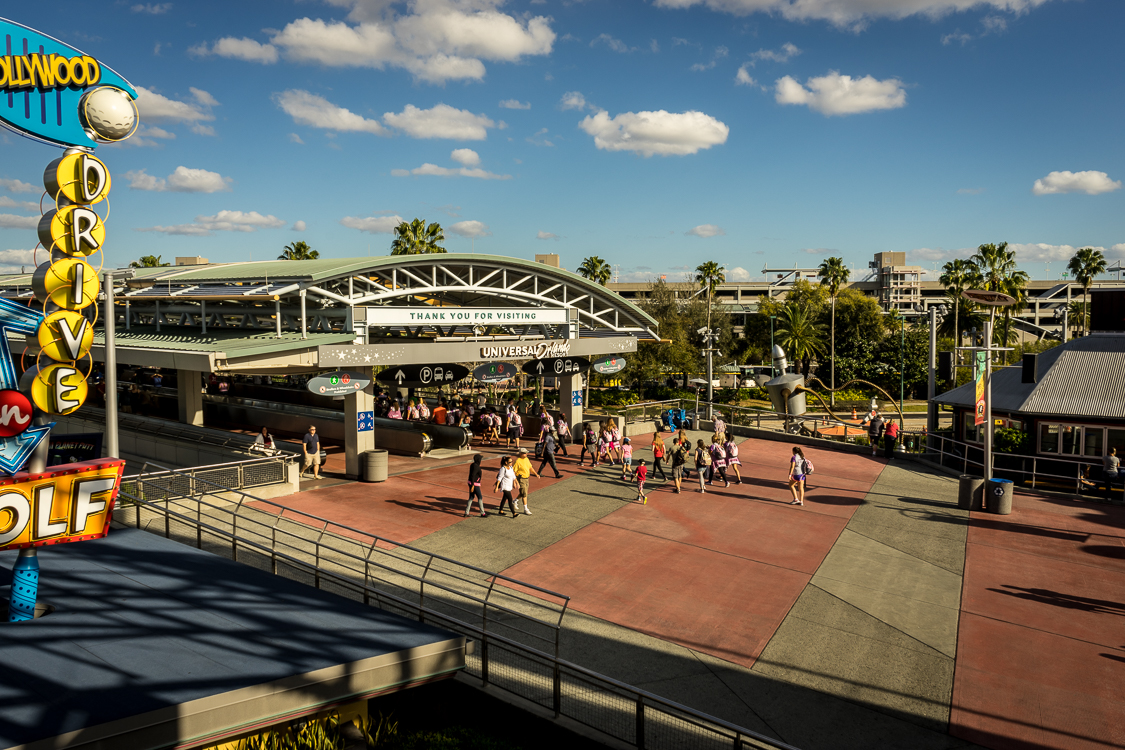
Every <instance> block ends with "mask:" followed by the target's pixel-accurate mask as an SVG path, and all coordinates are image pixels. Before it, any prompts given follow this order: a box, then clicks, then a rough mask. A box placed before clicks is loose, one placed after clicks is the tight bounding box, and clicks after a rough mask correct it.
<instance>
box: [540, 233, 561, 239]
mask: <svg viewBox="0 0 1125 750" xmlns="http://www.w3.org/2000/svg"><path fill="white" fill-rule="evenodd" d="M558 238H559V236H558V235H557V234H555V233H554V232H542V231H541V232H538V233H536V235H535V239H537V240H557V239H558Z"/></svg>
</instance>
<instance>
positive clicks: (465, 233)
mask: <svg viewBox="0 0 1125 750" xmlns="http://www.w3.org/2000/svg"><path fill="white" fill-rule="evenodd" d="M449 231H450V232H453V233H454V234H457V235H460V236H462V237H489V236H491V235H492V232H491V231H490V230H489V228H488V225H487V224H484V223H482V222H479V221H459V222H457V223H456V224H453V225H451V226H450V227H449Z"/></svg>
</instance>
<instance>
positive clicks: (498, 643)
mask: <svg viewBox="0 0 1125 750" xmlns="http://www.w3.org/2000/svg"><path fill="white" fill-rule="evenodd" d="M122 494H126V495H127V496H128V494H127V493H122ZM129 497H130V499H131V500H132V501H133V502H134V505H135V508H136V516H137V518H136V523H137V526H138V528H139V527H140V525H141V507H142V506H144V507H147V508H149V509H150V510H151V511H153V512H154V513H158V514H163V515H164V517H165V536H168V537H170V533H169V530H170V519H171V518H173V517H174V518H175V519H176V520H177V521H179V522H180V523H183V524H184V525H188V526H191V525H195V526H196V529H197V534H196V538H197V540H198V546H200V547H202V531H203V530H204V529H206V530H207V531H208V532H209V533H211V534H213V535H215V536H218V537H220V538H223V537H226V538H229V540H230V542H231V546H232V550H233V552H234V555H233V557H234V559H235V560H236V561H237V557H238V546H239V544H240V543H241V545H242V546H243V547H244V548H247V549H251V550H255V551H258V552H260V553H261V554H264V555H268V556H269V557H270V559H271V562H272V567H273V571H274V573H276V572H277V563H278V560H279V558H280V559H281V560H282V561H283V562H285V563H286V564H288V565H290V566H292V567H294V568H297V569H303V570H305V571H306V572H312V573H313V576H314V580H315V582H316V587H317V588H323V581H324V580H326V579H327V580H328V581H330V582H331V583H332V584H333V585H336V586H339V587H342V588H345V589H348V590H351V591H355V592H357V593H362V596H363V601H364V603H365V604H370V603H371V598H372V597H374V598H375V599H376V600H377V601H378V602H379V603H380V605H382V604H383V602H384V600H387V601H390V602H392V603H393V604H394V605H395V606H398V607H400V608H401V609H403V610H405V611H406V612H408V613H413V614H415V616H417V618H418V619H419V620H420V621H424V622H430V623H434V624H440V625H442V626H444V627H446V628H448V629H450V630H453V631H455V632H459V633H461V634H463V635H466V636H468V637H472V638H476V639H479V640H480V642H481V646H482V647H481V649H480V659H481V665H480V673H481V678H482V680H483V681H484V682H485V683H488V684H493V685H496V686H498V687H500V688H502V689H506V690H509V691H510V692H517V691H515V690H512V689H511V688H506V687H504V685H502V684H498V683H497V682H496V681H495V680H490V677H489V660H490V653H492V654H493V655H492V656H491V659H492V660H499V659H501V658H502V654H501V653H500V652H502V651H503V650H505V649H506V650H508V651H510V652H515V653H518V655H519V658H520V659H523V660H525V661H531V662H537V663H538V664H539V665H541V666H544V667H546V668H548V669H550V671H551V674H552V682H553V689H552V697H551V704H552V705H551V707H552V708H553V710H554V713H555V716H556V717H557V716H561V715H564V714H565V713H566V711H565V709H564V704H563V701H562V690H561V681H562V677H563V676H564V672H565V673H567V675H566V676H574V677H577V678H579V679H581V680H582V681H584V682H585V683H587V684H588V685H589V686H590V687H592V688H594V689H600V690H601V691H603V692H609V693H611V694H615V695H620V694H624V696H625V697H626V698H627V699H628V700H629V701H630V703H631V704H632V705H633V706H635V709H634V710H635V713H634V720H635V724H634V727H635V729H634V735H633V739H632V743H631V744H633V745H634V746H636V747H638V748H644V747H645V728H646V726H647V724H648V722H649V721H657V720H658V719H659V716H657V717H655V718H648V717H649V714H646V711H645V708H646V707H649V708H653V709H658V710H660V711H663V712H665V713H666V714H667V715H669V716H671V717H674V718H675V719H678V720H680V721H683V722H685V723H687V724H688V725H690V726H691V727H693V728H694V729H695V730H697V731H701V732H706V733H708V734H709V735H711V736H712V737H716V735H717V736H718V738H719V739H722V740H724V741H725V742H726V743H729V744H730V746H731V747H733V748H735V750H740V749H741V748H744V747H758V748H767V749H769V750H798V749H797V748H795V747H794V746H792V745H789V744H786V743H784V742H780V741H777V740H773V739H771V738H769V737H766V736H764V735H762V734H759V733H757V732H754V731H753V730H750V729H746V728H745V727H740V726H738V725H736V724H733V723H731V722H728V721H725V720H723V719H720V718H717V717H714V716H711V715H709V714H706V713H703V712H701V711H698V710H696V709H693V708H690V707H688V706H684V705H683V704H680V703H677V702H675V701H672V700H668V699H666V698H662V697H660V696H658V695H655V694H654V693H650V692H648V691H646V690H642V689H640V688H637V687H633V686H632V685H629V684H627V683H624V682H621V681H620V680H616V679H614V678H612V677H609V676H607V675H603V674H600V673H597V672H594V671H593V670H590V669H587V668H586V667H582V666H580V665H578V664H575V663H573V662H569V661H567V660H565V659H562V658H560V657H559V655H558V644H557V640H556V648H555V653H554V654H553V655H552V654H548V653H546V652H543V651H541V650H539V649H537V648H535V647H533V646H529V645H526V644H523V643H520V642H518V641H515V640H512V639H511V638H508V637H506V636H504V635H501V634H498V633H495V632H493V631H490V630H488V629H487V620H486V621H485V625H484V627H478V626H475V625H473V624H471V623H468V622H464V621H462V620H459V619H457V618H454V617H451V616H450V615H448V614H446V613H443V612H441V611H438V610H435V609H433V608H431V607H428V606H426V605H425V604H424V602H423V601H421V600H420V601H419V602H418V603H413V602H410V601H408V600H405V599H403V598H402V597H399V596H396V595H395V594H393V593H389V592H386V591H380V590H378V589H376V588H374V587H372V586H370V585H369V583H368V582H369V580H370V576H369V575H368V572H367V570H365V571H364V579H363V583H362V584H358V583H357V582H356V581H355V580H353V579H351V578H348V577H346V576H343V575H340V574H339V573H336V572H334V571H331V570H327V569H324V568H323V567H322V566H321V564H320V562H319V556H318V558H317V563H316V564H315V565H310V564H309V563H308V562H306V561H304V560H301V559H299V558H296V557H293V556H291V555H288V554H286V553H284V552H279V551H278V550H277V549H276V545H271V546H269V547H267V546H265V545H263V544H259V543H257V542H254V541H248V540H241V542H240V540H239V539H238V538H237V537H236V536H235V534H234V533H232V532H228V531H226V530H225V529H221V528H219V527H216V526H214V525H212V524H209V523H205V522H203V520H202V516H201V515H197V517H196V518H192V517H190V516H188V515H185V514H181V513H177V512H176V511H174V510H172V508H171V505H170V504H167V503H165V504H159V503H152V502H150V501H147V500H145V499H144V498H143V497H134V496H129ZM279 522H280V519H279ZM274 528H275V529H276V524H275V526H274ZM325 528H327V525H326V526H325ZM323 533H324V531H323V530H322V532H321V535H322V536H323ZM306 541H307V540H306ZM402 546H404V547H405V546H406V545H402ZM372 549H374V545H372ZM432 557H433V558H440V559H448V558H442V557H441V556H439V555H432ZM465 567H469V568H473V569H476V570H480V569H479V568H475V566H471V565H465ZM496 578H504V579H505V580H509V581H515V579H511V578H507V577H504V576H496ZM517 583H519V585H521V586H529V587H530V588H534V589H536V590H539V591H546V590H545V589H542V588H540V587H537V586H534V585H530V584H526V583H523V582H517ZM489 588H490V590H491V589H493V588H495V578H494V579H493V581H492V583H491V584H490V586H489ZM486 612H487V610H486ZM560 622H561V620H560ZM489 646H492V649H491V651H490V649H489ZM572 718H574V719H575V720H578V721H581V722H583V723H585V724H587V725H588V726H592V727H593V728H595V729H598V730H599V731H603V732H605V733H607V734H611V735H612V734H613V732H612V727H606V726H598V725H596V724H592V723H590V722H588V721H585V720H584V719H583V718H582V717H580V716H574V717H572ZM619 738H620V739H626V741H628V739H627V738H621V737H619Z"/></svg>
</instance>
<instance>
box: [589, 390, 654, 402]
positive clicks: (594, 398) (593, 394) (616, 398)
mask: <svg viewBox="0 0 1125 750" xmlns="http://www.w3.org/2000/svg"><path fill="white" fill-rule="evenodd" d="M640 400H641V398H640V396H638V395H637V394H636V392H635V391H619V390H616V389H613V390H607V391H590V403H589V404H587V406H629V405H630V404H635V403H638V402H639V401H640Z"/></svg>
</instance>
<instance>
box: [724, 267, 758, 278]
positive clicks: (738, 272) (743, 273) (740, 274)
mask: <svg viewBox="0 0 1125 750" xmlns="http://www.w3.org/2000/svg"><path fill="white" fill-rule="evenodd" d="M723 276H725V277H726V279H727V281H750V280H751V279H753V278H754V276H753V274H751V273H750V272H749V271H747V270H746V269H745V268H743V267H741V266H735V267H734V268H728V269H726V270H725V271H723Z"/></svg>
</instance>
